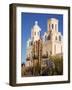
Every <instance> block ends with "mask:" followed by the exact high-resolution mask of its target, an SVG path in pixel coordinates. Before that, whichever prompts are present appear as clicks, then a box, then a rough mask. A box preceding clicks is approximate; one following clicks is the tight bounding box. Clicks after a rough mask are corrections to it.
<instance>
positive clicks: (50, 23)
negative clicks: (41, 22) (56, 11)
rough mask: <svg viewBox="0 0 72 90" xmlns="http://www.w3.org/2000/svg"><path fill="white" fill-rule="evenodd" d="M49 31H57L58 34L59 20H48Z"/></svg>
mask: <svg viewBox="0 0 72 90" xmlns="http://www.w3.org/2000/svg"><path fill="white" fill-rule="evenodd" d="M47 31H56V32H58V20H57V19H56V18H50V19H48V22H47Z"/></svg>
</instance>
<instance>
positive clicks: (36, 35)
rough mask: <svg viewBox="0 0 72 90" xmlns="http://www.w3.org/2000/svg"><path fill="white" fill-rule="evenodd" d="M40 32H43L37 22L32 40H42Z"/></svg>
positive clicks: (32, 33) (33, 29)
mask: <svg viewBox="0 0 72 90" xmlns="http://www.w3.org/2000/svg"><path fill="white" fill-rule="evenodd" d="M40 31H41V28H40V27H39V25H38V21H35V24H34V26H33V28H32V32H31V38H32V41H33V42H35V41H38V40H39V39H40Z"/></svg>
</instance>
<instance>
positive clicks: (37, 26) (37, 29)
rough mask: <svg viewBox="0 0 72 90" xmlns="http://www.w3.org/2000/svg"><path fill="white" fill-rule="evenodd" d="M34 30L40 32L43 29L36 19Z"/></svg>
mask: <svg viewBox="0 0 72 90" xmlns="http://www.w3.org/2000/svg"><path fill="white" fill-rule="evenodd" d="M33 30H35V31H38V32H39V31H41V28H40V27H39V25H38V21H35V24H34V26H33Z"/></svg>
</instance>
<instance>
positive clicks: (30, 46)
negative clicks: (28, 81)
mask: <svg viewBox="0 0 72 90" xmlns="http://www.w3.org/2000/svg"><path fill="white" fill-rule="evenodd" d="M58 27H59V21H58V20H57V19H56V18H50V19H48V21H47V30H46V32H44V35H43V36H42V37H41V35H40V32H41V27H40V26H39V25H38V22H37V21H35V24H34V26H33V27H32V30H31V38H29V39H28V41H27V49H26V64H25V66H26V67H30V66H33V63H35V62H37V61H39V62H41V63H43V62H45V61H46V60H47V59H48V57H49V56H55V55H59V56H60V55H62V54H63V36H62V34H61V32H59V30H58ZM42 65H43V64H42Z"/></svg>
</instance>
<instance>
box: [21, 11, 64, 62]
mask: <svg viewBox="0 0 72 90" xmlns="http://www.w3.org/2000/svg"><path fill="white" fill-rule="evenodd" d="M49 18H56V19H58V20H59V28H58V29H59V31H60V32H61V33H62V34H63V15H61V14H39V13H24V12H22V13H21V61H22V63H23V62H26V45H27V40H28V39H29V38H30V37H31V28H32V27H33V25H34V22H35V21H38V24H39V26H40V28H41V36H42V35H43V34H44V32H46V31H47V20H48V19H49Z"/></svg>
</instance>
